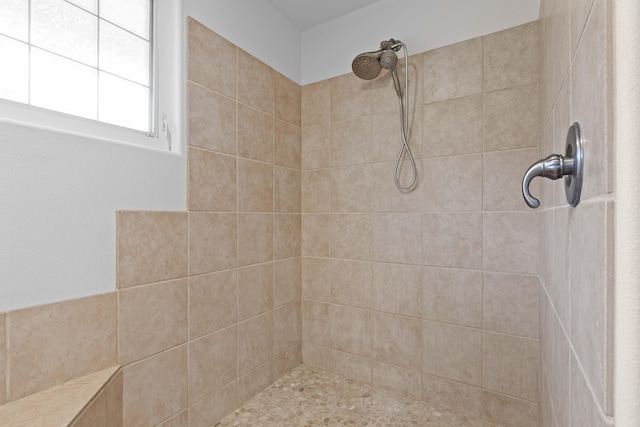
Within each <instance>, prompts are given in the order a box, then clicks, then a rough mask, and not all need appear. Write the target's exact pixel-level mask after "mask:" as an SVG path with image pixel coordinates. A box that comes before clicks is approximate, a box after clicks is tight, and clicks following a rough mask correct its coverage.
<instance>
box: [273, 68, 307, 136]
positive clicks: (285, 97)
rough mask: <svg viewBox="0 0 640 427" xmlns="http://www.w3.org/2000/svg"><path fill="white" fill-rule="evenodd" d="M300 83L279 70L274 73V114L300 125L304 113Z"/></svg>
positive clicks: (278, 117)
mask: <svg viewBox="0 0 640 427" xmlns="http://www.w3.org/2000/svg"><path fill="white" fill-rule="evenodd" d="M301 93H302V90H301V88H300V85H299V84H297V83H296V82H294V81H292V80H290V79H288V78H287V77H285V76H283V75H282V74H280V73H278V72H274V73H273V115H274V116H275V117H276V118H277V119H281V120H284V121H286V122H287V123H290V124H292V125H295V126H298V127H300V122H301V115H302V103H301V99H302V98H301V96H302V95H301Z"/></svg>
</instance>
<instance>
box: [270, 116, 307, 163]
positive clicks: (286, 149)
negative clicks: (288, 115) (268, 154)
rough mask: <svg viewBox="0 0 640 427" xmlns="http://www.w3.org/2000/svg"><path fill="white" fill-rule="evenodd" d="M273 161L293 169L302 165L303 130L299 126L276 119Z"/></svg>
mask: <svg viewBox="0 0 640 427" xmlns="http://www.w3.org/2000/svg"><path fill="white" fill-rule="evenodd" d="M273 133H274V135H273V163H274V164H276V165H280V166H286V167H288V168H292V169H300V168H301V166H302V132H301V130H300V127H299V126H296V125H292V124H289V123H287V122H283V121H281V120H277V119H276V120H274V128H273Z"/></svg>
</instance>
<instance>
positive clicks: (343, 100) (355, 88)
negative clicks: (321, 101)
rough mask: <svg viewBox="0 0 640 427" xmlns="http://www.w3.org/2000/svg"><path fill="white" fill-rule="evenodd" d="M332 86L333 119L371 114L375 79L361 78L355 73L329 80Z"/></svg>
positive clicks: (333, 120)
mask: <svg viewBox="0 0 640 427" xmlns="http://www.w3.org/2000/svg"><path fill="white" fill-rule="evenodd" d="M329 82H330V86H331V98H330V99H331V108H330V112H331V121H332V122H335V121H338V120H347V119H352V118H354V117H360V116H364V115H367V114H371V112H372V110H371V108H372V107H371V106H372V98H373V92H374V90H375V88H376V85H377V83H376V82H375V81H364V80H360V79H359V78H358V77H356V75H355V74H353V73H348V74H344V75H342V76H339V77H335V78H333V79H331V80H329Z"/></svg>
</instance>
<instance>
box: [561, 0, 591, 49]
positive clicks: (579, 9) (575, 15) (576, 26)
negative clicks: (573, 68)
mask: <svg viewBox="0 0 640 427" xmlns="http://www.w3.org/2000/svg"><path fill="white" fill-rule="evenodd" d="M568 1H569V7H570V10H571V57H572V58H573V56H574V55H575V53H576V50H577V49H578V44H579V43H580V40H581V39H582V36H583V34H584V31H585V27H586V25H587V20H588V19H589V15H590V12H591V10H592V6H593V4H594V3H595V0H568Z"/></svg>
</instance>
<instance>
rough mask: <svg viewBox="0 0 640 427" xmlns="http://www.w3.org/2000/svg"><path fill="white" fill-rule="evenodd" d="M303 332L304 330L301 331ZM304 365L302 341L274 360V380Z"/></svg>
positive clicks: (277, 355)
mask: <svg viewBox="0 0 640 427" xmlns="http://www.w3.org/2000/svg"><path fill="white" fill-rule="evenodd" d="M301 330H302V329H301ZM301 363H302V341H299V342H298V343H297V344H296V345H294V346H293V347H289V348H288V349H287V350H285V351H283V352H281V353H279V354H276V356H275V357H274V358H273V380H274V381H276V380H278V379H280V378H281V377H283V376H284V375H286V374H288V373H289V372H291V371H293V370H294V369H295V368H297V367H298V366H300V364H301Z"/></svg>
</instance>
